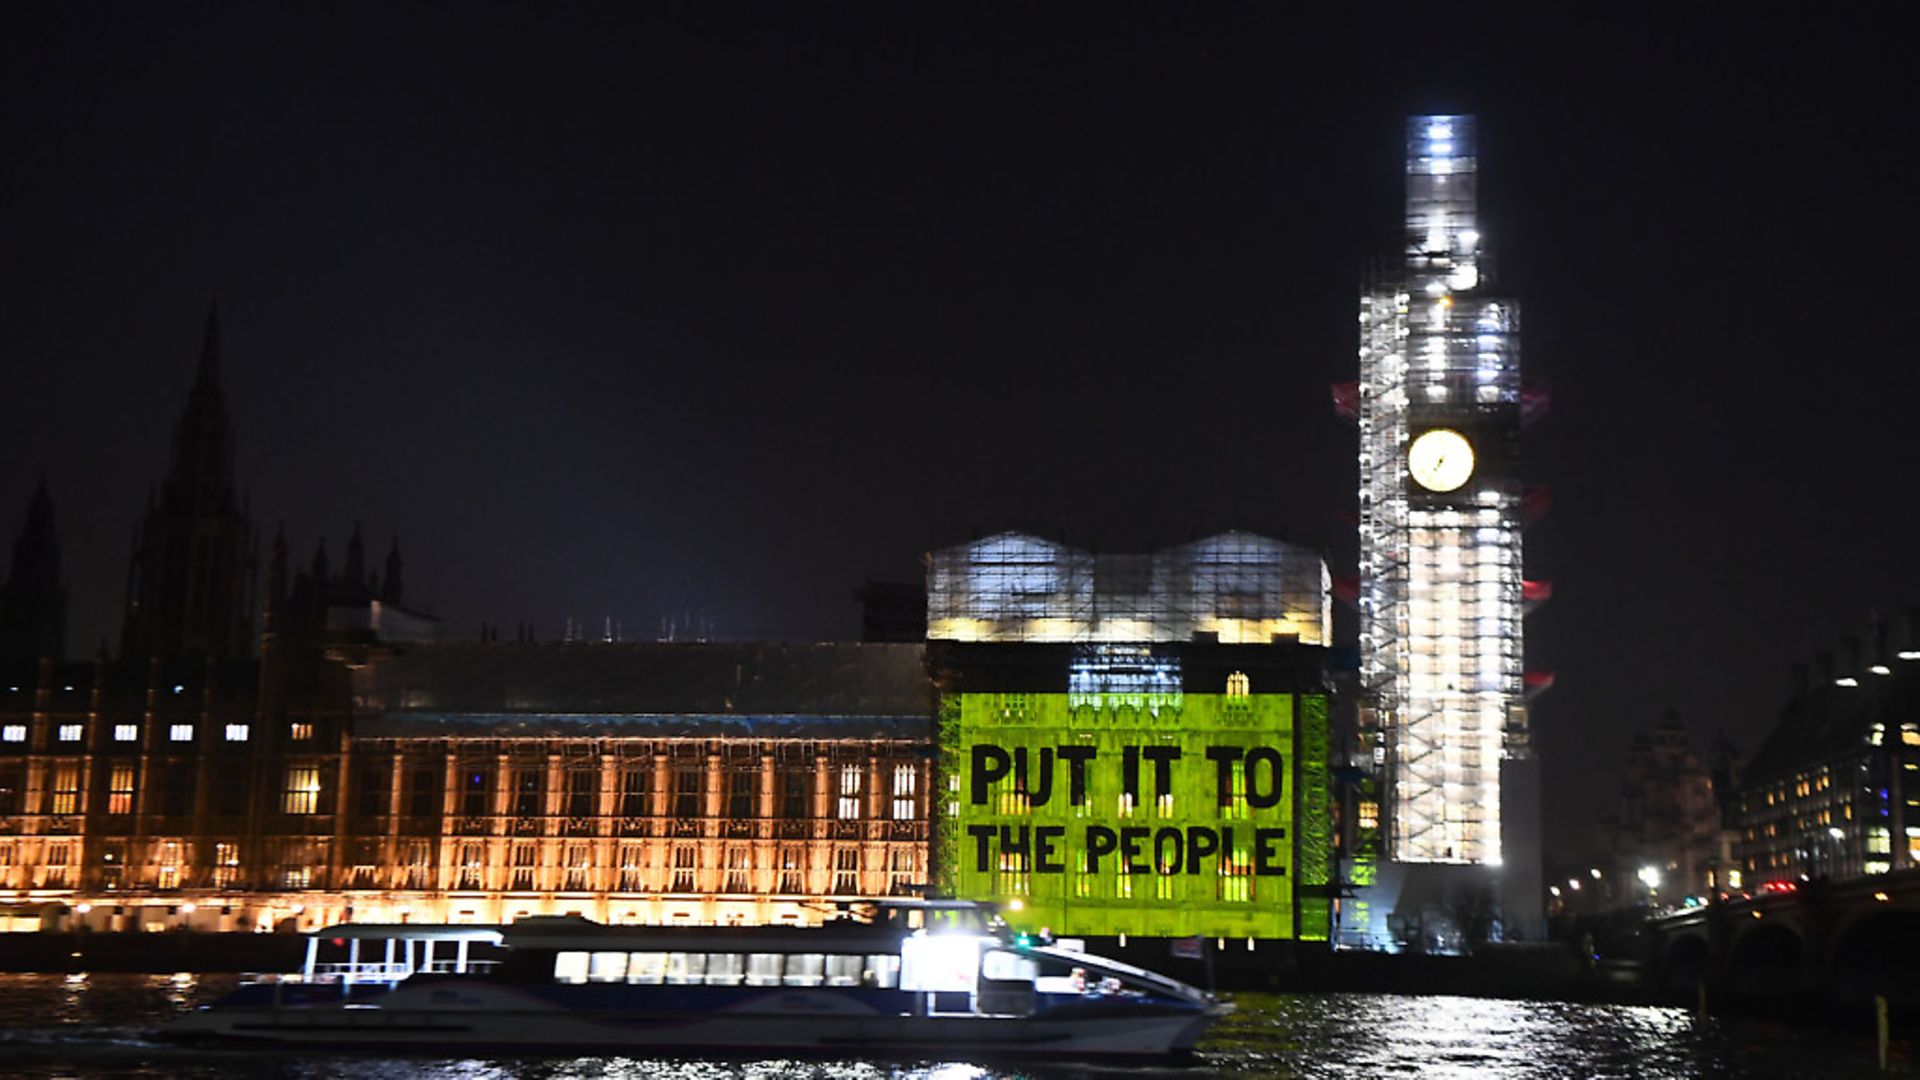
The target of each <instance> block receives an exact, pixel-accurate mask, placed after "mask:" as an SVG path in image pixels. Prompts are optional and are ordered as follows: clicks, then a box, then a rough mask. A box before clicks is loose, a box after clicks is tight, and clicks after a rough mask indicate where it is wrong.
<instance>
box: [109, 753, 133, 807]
mask: <svg viewBox="0 0 1920 1080" xmlns="http://www.w3.org/2000/svg"><path fill="white" fill-rule="evenodd" d="M107 813H109V814H131V813H133V765H132V763H131V762H126V763H119V764H115V765H114V767H113V775H112V777H111V778H110V779H109V780H108V782H107Z"/></svg>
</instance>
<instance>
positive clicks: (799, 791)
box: [780, 767, 813, 821]
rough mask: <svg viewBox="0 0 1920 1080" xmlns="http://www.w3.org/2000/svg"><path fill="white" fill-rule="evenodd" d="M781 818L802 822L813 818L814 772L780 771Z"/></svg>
mask: <svg viewBox="0 0 1920 1080" xmlns="http://www.w3.org/2000/svg"><path fill="white" fill-rule="evenodd" d="M780 816H781V817H783V818H787V819H789V820H792V821H802V820H805V819H807V818H810V817H812V816H813V771H812V770H811V769H799V768H792V767H789V768H785V769H782V770H781V771H780Z"/></svg>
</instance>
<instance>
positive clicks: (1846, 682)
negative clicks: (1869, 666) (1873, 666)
mask: <svg viewBox="0 0 1920 1080" xmlns="http://www.w3.org/2000/svg"><path fill="white" fill-rule="evenodd" d="M1833 685H1835V686H1859V685H1860V680H1859V679H1856V678H1854V677H1853V676H1851V675H1842V676H1841V677H1839V678H1837V679H1835V680H1833Z"/></svg>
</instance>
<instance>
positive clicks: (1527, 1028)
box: [0, 974, 1914, 1080]
mask: <svg viewBox="0 0 1920 1080" xmlns="http://www.w3.org/2000/svg"><path fill="white" fill-rule="evenodd" d="M234 981H235V980H234V977H233V976H223V975H204V976H203V975H184V974H183V975H151V976H150V975H98V974H96V975H82V976H61V975H0V1074H5V1075H9V1076H23V1077H36V1078H38V1077H64V1076H73V1075H89V1076H91V1075H105V1076H120V1077H134V1076H139V1077H148V1076H152V1077H175V1076H179V1077H205V1078H229V1077H231V1078H245V1080H271V1078H280V1077H286V1078H301V1080H304V1078H322V1077H325V1078H352V1080H358V1078H361V1077H365V1078H367V1080H374V1078H385V1077H389V1076H396V1075H407V1076H424V1077H433V1078H440V1080H574V1078H580V1080H586V1078H589V1077H592V1078H598V1077H614V1078H633V1080H643V1078H644V1080H654V1078H661V1080H721V1078H744V1080H1083V1078H1084V1080H1116V1078H1119V1077H1125V1078H1126V1080H1159V1078H1163V1077H1164V1078H1167V1080H1172V1078H1176V1077H1177V1078H1180V1080H1210V1078H1216V1077H1218V1078H1227V1077H1232V1078H1246V1077H1281V1078H1312V1080H1323V1078H1324V1080H1347V1078H1362V1077H1367V1078H1371V1077H1412V1076H1418V1077H1439V1078H1443V1080H1444V1078H1455V1077H1459V1078H1464V1077H1474V1078H1476V1080H1477V1078H1482V1077H1487V1078H1501V1077H1514V1078H1535V1077H1539V1078H1546V1077H1551V1078H1554V1080H1559V1078H1561V1077H1635V1078H1640V1077H1645V1078H1650V1080H1667V1078H1677V1077H1719V1076H1780V1077H1820V1076H1861V1075H1867V1074H1869V1073H1870V1072H1871V1070H1872V1066H1873V1046H1872V1042H1871V1039H1870V1032H1869V1033H1867V1034H1866V1035H1862V1034H1860V1033H1856V1032H1836V1031H1831V1030H1825V1029H1815V1028H1789V1027H1784V1026H1781V1025H1772V1024H1765V1023H1761V1022H1757V1021H1749V1020H1718V1019H1716V1020H1709V1021H1708V1022H1707V1023H1706V1024H1704V1025H1702V1024H1697V1023H1696V1022H1695V1021H1694V1020H1693V1019H1692V1017H1691V1016H1690V1015H1689V1014H1688V1013H1687V1011H1685V1010H1682V1009H1668V1008H1647V1007H1638V1006H1623V1005H1579V1004H1569V1003H1564V1002H1537V1001H1503V1000H1496V999H1486V998H1461V997H1410V996H1405V995H1386V994H1278V995H1265V994H1248V995H1242V996H1240V997H1239V999H1238V1004H1239V1010H1238V1011H1237V1012H1236V1013H1234V1014H1233V1015H1232V1016H1230V1017H1228V1018H1227V1019H1226V1020H1225V1021H1224V1022H1223V1023H1221V1024H1220V1025H1219V1026H1218V1027H1216V1028H1215V1029H1214V1031H1213V1033H1212V1034H1210V1035H1209V1037H1208V1038H1207V1040H1206V1041H1205V1042H1203V1043H1202V1044H1201V1051H1200V1053H1199V1054H1198V1055H1197V1060H1196V1061H1195V1063H1194V1065H1193V1066H1192V1067H1191V1068H1184V1069H1166V1068H1150V1069H1137V1068H1112V1067H1095V1066H1077V1065H1075V1066H1049V1067H1044V1068H1034V1067H1026V1066H1021V1065H1018V1064H1007V1063H994V1064H990V1065H981V1064H972V1063H966V1062H898V1063H895V1062H871V1061H857V1060H850V1061H827V1062H820V1061H789V1060H784V1059H766V1060H753V1061H681V1060H663V1059H652V1058H646V1057H593V1058H547V1059H536V1058H500V1059H470V1058H460V1057H446V1058H421V1057H416V1058H394V1057H391V1056H384V1057H376V1056H372V1055H358V1056H355V1055H325V1056H315V1055H310V1054H302V1055H299V1056H294V1055H290V1054H272V1053H257V1052H241V1051H225V1052H207V1051H198V1050H183V1049H178V1048H175V1047H171V1046H164V1045H159V1044H155V1043H153V1042H151V1041H149V1040H147V1039H146V1038H145V1037H144V1034H145V1032H147V1031H150V1030H151V1029H153V1028H155V1027H158V1026H160V1025H161V1024H163V1023H165V1022H166V1021H167V1020H168V1019H169V1018H171V1017H173V1016H176V1015H178V1014H179V1013H181V1012H183V1011H185V1010H187V1009H191V1008H193V1007H195V1006H196V1005H199V1004H202V1003H204V1002H207V1001H210V1000H212V999H214V998H217V997H219V996H220V995H221V994H223V993H225V992H226V991H227V990H228V989H230V988H231V987H232V985H233V983H234ZM1895 1049H1896V1055H1895V1064H1896V1066H1897V1069H1896V1074H1904V1075H1914V1074H1913V1072H1912V1054H1911V1048H1910V1047H1909V1046H1908V1045H1906V1044H1896V1047H1895Z"/></svg>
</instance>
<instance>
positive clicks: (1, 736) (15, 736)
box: [0, 724, 27, 742]
mask: <svg viewBox="0 0 1920 1080" xmlns="http://www.w3.org/2000/svg"><path fill="white" fill-rule="evenodd" d="M26 741H27V725H25V724H8V725H7V726H6V727H4V728H0V742H26Z"/></svg>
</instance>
